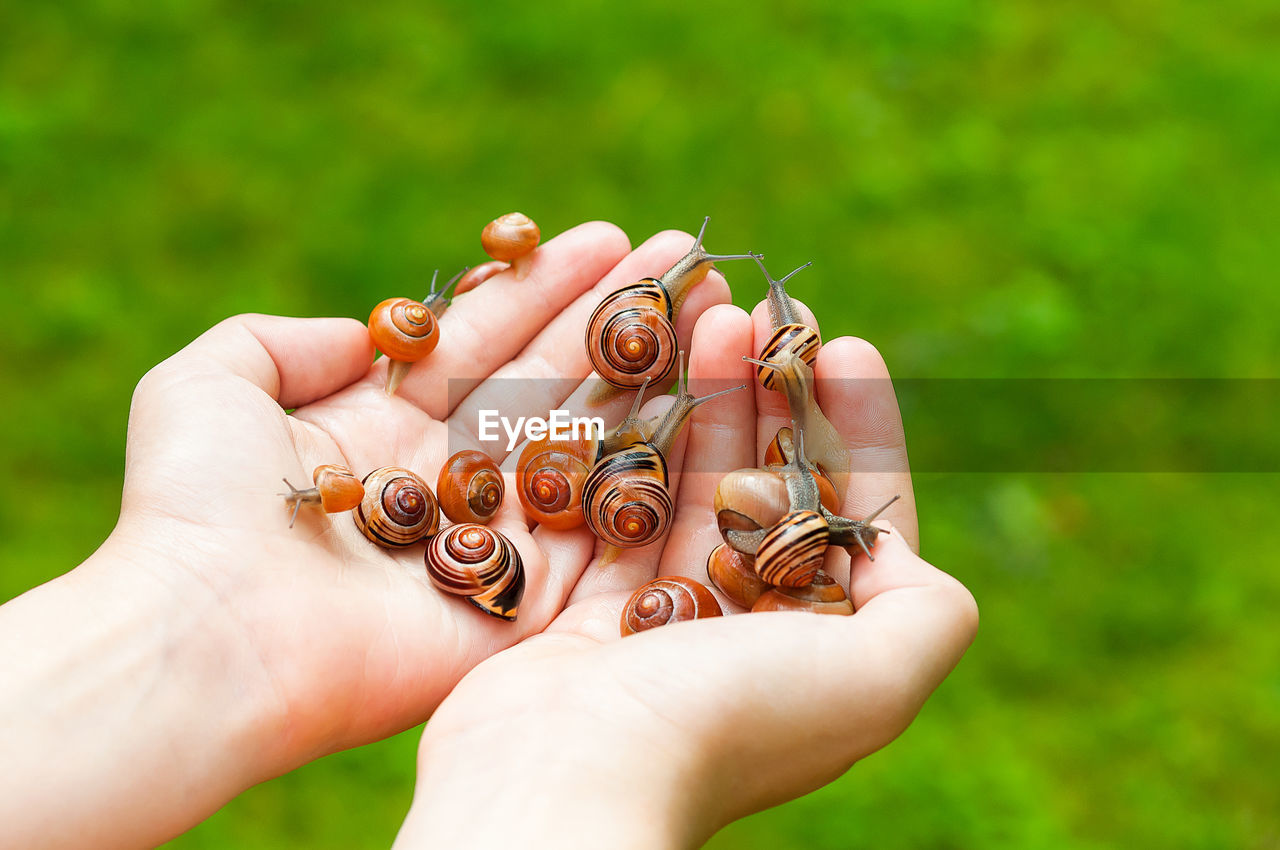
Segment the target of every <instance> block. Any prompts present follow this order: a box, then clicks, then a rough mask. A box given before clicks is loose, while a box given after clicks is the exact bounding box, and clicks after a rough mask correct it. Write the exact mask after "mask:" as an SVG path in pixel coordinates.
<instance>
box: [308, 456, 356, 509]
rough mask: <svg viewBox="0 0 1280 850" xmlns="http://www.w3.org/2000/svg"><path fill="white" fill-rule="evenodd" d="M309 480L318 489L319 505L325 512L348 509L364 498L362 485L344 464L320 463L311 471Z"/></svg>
mask: <svg viewBox="0 0 1280 850" xmlns="http://www.w3.org/2000/svg"><path fill="white" fill-rule="evenodd" d="M311 480H312V481H314V482H315V483H316V489H317V490H319V491H320V506H321V507H323V508H324V510H325V513H330V514H332V513H337V512H338V511H349V510H351V509H352V508H354V507H355V506H356V505H358V504H360V501H361V500H362V499H363V498H364V485H363V484H361V483H360V479H359V478H356V477H355V476H354V475H352V474H351V470H350V469H347V468H346V467H345V466H338V465H337V464H332V463H325V464H321V465H320V466H317V467H316V468H315V471H314V472H312V473H311Z"/></svg>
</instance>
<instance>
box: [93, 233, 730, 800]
mask: <svg viewBox="0 0 1280 850" xmlns="http://www.w3.org/2000/svg"><path fill="white" fill-rule="evenodd" d="M691 242H692V237H691V236H689V235H688V234H684V233H678V232H667V233H662V234H659V235H657V236H655V237H653V238H651V239H649V240H648V241H647V242H645V243H644V244H643V245H641V246H640V247H638V248H637V249H635V250H634V251H630V250H629V245H628V242H627V239H626V237H625V236H624V235H623V233H622V232H621V231H620V230H618V229H617V228H616V227H614V226H612V225H609V224H604V223H589V224H584V225H581V226H578V227H575V228H573V229H571V230H569V231H567V232H565V233H563V234H561V235H559V236H557V237H556V238H554V239H551V240H549V241H548V242H546V243H545V244H543V245H542V246H541V247H539V248H538V250H537V252H536V253H535V254H534V255H533V257H534V260H533V262H532V264H531V265H530V267H529V270H528V275H527V277H525V278H523V279H521V280H516V279H515V276H514V275H513V274H511V273H509V272H507V273H502V274H499V275H497V276H496V277H493V278H491V279H489V280H488V281H486V282H485V283H484V284H483V285H482V286H480V287H479V288H478V289H476V290H474V291H472V292H468V293H465V294H463V295H460V296H458V297H457V298H456V299H455V301H454V303H453V304H452V306H451V307H450V308H449V310H448V311H447V313H446V314H445V315H444V316H443V317H442V319H441V323H440V324H441V342H440V344H439V346H438V347H437V349H436V350H435V351H434V352H433V353H432V354H431V355H430V356H429V357H428V358H427V359H426V360H423V361H421V362H419V363H418V364H416V365H415V366H414V367H413V369H412V370H411V372H410V373H409V376H408V377H407V378H406V379H405V381H404V383H403V384H402V385H401V386H400V388H399V391H398V393H397V395H395V396H394V397H389V396H388V395H387V394H386V393H385V392H384V388H383V385H384V381H385V373H386V361H385V359H379V360H378V361H376V362H374V359H373V358H374V351H373V348H372V347H371V344H370V341H369V336H368V332H367V330H366V329H365V327H364V326H363V325H362V324H361V323H360V322H358V321H355V320H351V319H286V318H277V317H268V316H241V317H237V318H234V319H230V320H228V321H226V322H223V323H222V324H220V325H218V326H217V327H215V328H213V329H212V330H210V331H209V332H208V333H206V334H204V335H203V336H201V337H200V338H199V339H197V340H196V341H195V342H193V343H192V344H191V345H190V346H188V347H187V348H185V349H183V350H182V351H180V352H179V353H177V354H176V355H174V356H173V357H171V358H170V359H169V360H167V361H165V362H164V363H162V364H160V365H159V366H157V367H156V368H155V369H153V370H152V371H151V372H150V373H148V375H147V376H146V377H145V378H144V379H143V381H142V382H141V383H140V385H139V387H138V389H137V392H136V393H135V397H134V403H133V407H132V410H131V413H130V425H129V439H128V452H127V470H126V477H125V488H124V499H123V506H122V512H121V518H120V522H119V524H118V526H117V528H116V530H115V532H113V534H112V536H111V538H110V540H109V541H108V543H107V544H106V545H105V546H104V549H103V553H104V554H108V555H115V556H117V557H115V558H112V559H109V560H110V563H111V564H112V565H113V566H112V567H111V569H113V570H116V571H118V574H119V575H121V576H123V577H124V580H125V581H136V580H137V579H138V577H139V576H144V577H146V579H147V580H148V581H151V582H154V583H155V584H156V585H158V586H161V587H164V588H167V589H170V590H172V592H173V593H172V596H173V598H174V599H175V600H179V603H178V604H181V605H182V606H183V607H184V609H185V611H186V612H187V613H188V614H189V616H190V618H192V619H193V621H197V622H199V623H200V626H199V629H200V631H201V633H202V634H203V635H204V639H205V640H208V641H209V642H211V643H214V644H217V645H218V646H219V651H218V652H219V658H220V659H225V660H221V661H220V662H219V666H220V667H222V668H223V671H224V673H225V674H227V675H230V676H234V677H235V679H236V681H237V682H238V683H239V686H240V688H241V690H242V691H243V692H244V693H245V694H247V695H248V697H249V698H251V699H257V700H259V701H261V702H262V703H263V705H264V712H265V716H267V717H269V718H270V730H269V732H270V734H268V735H265V736H264V737H263V741H262V747H261V749H260V750H259V751H258V757H259V758H260V759H261V762H262V764H261V766H260V768H261V772H260V774H259V778H265V776H269V775H273V774H275V773H278V772H281V771H283V770H286V769H289V768H290V767H293V766H295V765H296V764H298V763H300V762H302V761H305V760H307V759H309V758H312V757H314V756H316V755H319V754H322V753H324V752H329V751H332V750H335V749H339V748H342V747H348V746H353V745H356V744H360V743H363V742H367V741H371V740H375V739H377V738H380V737H384V736H386V735H389V734H392V733H394V732H397V731H400V730H402V729H405V728H407V727H409V726H411V725H413V724H415V723H418V722H421V721H422V720H423V719H425V718H426V717H427V716H428V715H429V714H430V713H431V711H432V710H433V709H434V708H435V707H436V705H437V704H438V703H439V702H440V700H441V699H443V698H444V696H445V695H446V694H447V693H448V692H449V690H450V689H451V688H452V687H453V686H454V685H455V684H456V683H457V681H458V680H459V679H460V678H461V677H462V676H463V675H464V674H465V673H466V672H467V671H469V670H470V669H471V668H472V667H473V666H474V665H476V664H477V663H479V662H480V661H482V660H483V659H485V658H487V657H489V656H490V655H492V654H493V653H495V652H497V651H499V650H501V649H504V648H506V647H509V646H512V645H514V644H516V643H517V642H518V641H520V640H521V639H522V638H524V637H526V636H528V635H531V634H535V633H538V632H540V631H542V630H543V629H544V628H545V627H546V626H547V625H548V624H549V623H550V622H551V621H552V620H553V619H554V618H555V617H556V616H557V615H558V614H559V613H560V612H561V610H562V608H563V607H564V604H565V602H566V599H567V598H568V597H569V595H570V593H571V592H572V591H573V589H574V588H575V586H577V585H578V584H579V579H580V578H581V574H582V572H583V570H584V569H586V567H587V561H588V557H589V555H590V552H589V551H588V552H586V553H585V554H582V553H581V552H579V549H580V546H578V548H575V545H566V544H563V543H562V541H561V540H558V539H556V540H548V539H545V538H542V537H540V536H539V535H538V534H537V533H534V534H531V533H530V530H529V526H528V525H527V524H526V522H525V520H524V517H523V513H522V512H521V510H520V507H519V503H518V501H517V499H516V498H515V495H514V489H513V487H512V481H511V478H510V476H508V488H507V493H508V497H507V499H506V502H505V504H504V507H503V509H502V511H501V512H500V514H499V516H498V517H497V518H496V519H495V520H494V522H493V525H494V527H496V528H497V529H499V530H500V531H502V532H504V533H505V534H506V535H508V536H509V537H510V538H511V539H512V540H513V542H514V543H515V545H516V547H517V548H518V550H519V551H520V553H521V555H522V557H523V562H524V568H525V573H526V590H525V594H524V599H523V602H522V603H521V605H520V609H519V617H518V619H517V620H516V622H514V623H508V622H505V621H502V620H498V619H495V618H493V617H489V616H487V615H485V614H484V613H482V612H480V611H479V610H477V609H476V608H474V607H472V606H470V605H468V604H466V603H465V602H464V601H463V600H461V599H459V598H457V597H451V596H447V595H445V594H443V593H441V592H439V591H437V590H436V589H434V588H433V587H432V586H431V585H430V584H429V582H428V579H427V576H426V572H425V569H424V564H423V551H424V546H423V545H416V546H412V547H410V548H408V549H404V550H398V551H391V550H387V549H382V548H379V547H377V546H375V545H373V544H372V543H371V542H370V541H368V540H367V539H365V538H364V537H363V536H362V535H361V533H360V532H359V530H358V529H357V528H356V527H355V524H354V523H353V521H352V519H351V517H350V516H348V515H346V514H333V515H326V514H324V513H322V512H320V511H319V510H318V509H309V508H304V509H303V510H302V511H301V513H300V514H299V515H298V517H297V521H296V524H295V525H294V527H292V528H290V527H289V520H290V516H291V510H290V508H289V506H288V505H287V504H286V503H285V500H284V499H282V498H281V496H280V495H279V494H280V493H281V492H282V491H283V490H284V489H285V487H284V484H283V483H282V481H281V479H282V478H287V479H288V480H289V481H290V482H292V483H293V484H294V485H297V486H299V487H305V486H310V483H311V482H310V474H311V470H312V469H313V468H314V467H315V466H317V465H319V464H322V463H341V464H345V465H347V466H349V467H350V468H351V469H352V470H353V471H354V472H355V474H356V475H357V476H363V475H364V474H366V473H367V472H369V471H370V470H372V469H374V468H377V467H381V466H402V467H407V468H409V469H411V470H413V471H414V472H416V473H418V474H419V475H420V476H422V477H423V478H424V479H426V480H427V481H428V482H429V483H430V484H432V486H433V487H434V485H435V480H436V475H437V473H438V471H439V469H440V467H441V465H442V463H443V462H444V460H445V459H446V457H447V456H448V455H449V454H450V453H451V452H452V451H454V450H456V449H458V448H461V447H464V446H466V447H472V446H475V445H477V444H476V442H475V440H474V437H475V432H476V430H477V425H478V422H477V417H476V411H478V410H479V409H481V408H486V407H487V408H493V409H497V410H499V411H500V412H501V413H502V415H504V416H506V417H509V418H510V419H512V420H515V419H516V417H519V416H531V415H532V416H546V415H547V412H548V410H549V409H551V408H554V407H557V406H559V405H561V404H562V403H564V402H566V399H567V398H568V397H569V396H570V395H572V394H574V393H575V392H576V393H577V394H578V395H577V397H580V396H581V395H582V392H583V391H582V390H581V389H580V387H579V385H580V384H582V382H583V381H584V380H585V379H586V378H587V376H588V374H589V373H590V365H589V361H588V359H587V356H586V352H585V349H584V346H583V340H582V335H583V328H584V327H585V324H586V320H587V317H588V316H589V314H590V312H591V310H592V309H593V308H594V307H595V305H596V304H597V303H598V302H599V300H600V299H601V297H603V295H604V294H605V293H607V292H609V291H611V290H612V289H614V288H616V287H618V286H621V285H624V284H627V283H630V282H633V281H634V280H638V279H640V278H642V277H645V276H651V275H655V274H658V273H660V272H661V271H662V270H663V269H665V268H667V267H668V266H669V265H671V264H672V263H673V262H674V261H675V260H676V259H677V258H679V257H680V256H681V255H682V254H683V253H684V252H685V251H686V250H687V249H688V247H689V245H690V244H691ZM388 294H394V293H388ZM404 294H408V295H411V296H416V297H421V296H422V295H423V294H424V293H404ZM727 299H728V291H727V287H726V285H725V282H724V280H723V279H722V278H720V277H719V275H718V274H715V273H713V274H712V275H711V276H710V277H709V279H708V280H707V281H705V282H704V283H702V284H701V285H699V286H698V287H697V288H696V289H695V290H694V291H693V294H692V295H691V297H690V298H689V300H688V303H687V304H686V305H685V308H684V310H683V312H682V314H681V316H680V318H679V320H678V322H677V329H678V332H679V333H680V335H681V339H682V340H684V341H685V343H686V344H687V342H688V340H689V337H690V335H691V333H692V328H693V323H694V320H695V319H696V318H697V316H698V315H700V314H701V313H702V312H703V311H704V310H705V309H706V308H707V307H708V306H710V305H712V304H715V303H719V302H723V301H726V300H727ZM371 363H372V366H371V365H370V364H371ZM627 403H629V400H628V399H618V400H616V401H615V402H613V403H612V404H611V405H609V406H607V407H606V408H605V409H604V412H605V414H606V415H611V416H615V417H616V416H617V415H618V413H617V411H618V409H619V408H620V407H621V406H625V405H626V404H627ZM288 409H293V410H292V413H288V412H287V410H288ZM483 447H484V449H485V450H486V451H488V452H489V453H490V454H491V455H492V456H493V457H494V458H495V459H496V460H498V461H500V462H501V461H502V460H503V459H504V457H505V454H506V452H505V449H506V441H505V439H504V440H503V441H502V442H500V443H485V444H483ZM583 534H585V532H584V533H583ZM583 534H580V535H579V536H578V538H577V540H578V542H579V543H580V542H581V541H582V540H583V539H584V536H583ZM570 538H572V535H570ZM578 555H581V557H578ZM100 560H101V559H100ZM121 563H123V564H127V567H125V568H123V569H122V568H121V567H120V566H119V565H120V564H121ZM92 567H93V565H89V567H87V568H92Z"/></svg>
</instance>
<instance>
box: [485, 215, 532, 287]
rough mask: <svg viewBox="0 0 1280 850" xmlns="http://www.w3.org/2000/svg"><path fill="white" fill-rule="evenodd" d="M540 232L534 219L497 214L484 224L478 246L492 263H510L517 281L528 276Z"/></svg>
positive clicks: (525, 216)
mask: <svg viewBox="0 0 1280 850" xmlns="http://www.w3.org/2000/svg"><path fill="white" fill-rule="evenodd" d="M541 236H542V232H541V231H540V230H538V225H536V224H534V222H533V219H531V218H529V216H527V215H525V214H524V213H518V212H513V213H507V214H506V215H500V216H498V217H497V218H495V219H494V220H493V221H491V222H489V223H488V224H487V225H485V228H484V231H483V232H482V233H481V234H480V246H481V247H482V248H484V252H485V253H486V254H488V255H489V256H490V257H493V258H494V259H495V260H500V261H501V262H504V263H510V264H511V268H513V269H514V270H515V273H516V280H523V279H524V276H525V275H527V274H528V273H529V263H530V262H531V261H532V259H533V249H534V248H536V247H538V239H539V238H540V237H541Z"/></svg>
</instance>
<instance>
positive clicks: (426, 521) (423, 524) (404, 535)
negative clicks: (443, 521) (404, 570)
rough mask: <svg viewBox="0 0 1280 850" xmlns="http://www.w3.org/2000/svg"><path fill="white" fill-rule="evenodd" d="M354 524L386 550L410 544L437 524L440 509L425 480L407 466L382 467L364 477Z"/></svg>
mask: <svg viewBox="0 0 1280 850" xmlns="http://www.w3.org/2000/svg"><path fill="white" fill-rule="evenodd" d="M352 516H354V517H355V521H356V527H357V528H359V529H360V531H361V532H362V533H363V534H364V536H365V537H367V538H369V539H370V540H372V541H373V542H374V543H377V544H378V545H379V546H386V547H387V548H389V549H403V548H404V547H406V546H412V545H413V544H415V543H417V542H418V541H419V540H421V539H422V538H424V537H427V536H429V535H432V534H435V533H436V530H437V529H438V528H439V527H440V509H439V507H438V505H437V504H436V497H435V496H434V495H432V493H431V488H430V487H428V486H427V482H425V481H423V480H422V479H421V478H419V477H418V476H417V475H415V474H413V473H412V472H410V471H409V470H407V469H402V468H400V467H398V466H384V467H382V468H381V469H375V470H374V471H373V472H370V473H369V474H368V475H366V476H365V477H364V499H362V500H361V502H360V504H359V505H358V506H357V507H356V510H355V513H354V514H352Z"/></svg>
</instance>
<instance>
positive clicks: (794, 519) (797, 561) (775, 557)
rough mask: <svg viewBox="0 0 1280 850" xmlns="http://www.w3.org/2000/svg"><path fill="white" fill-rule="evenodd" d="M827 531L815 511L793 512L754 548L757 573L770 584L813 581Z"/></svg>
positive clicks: (792, 584)
mask: <svg viewBox="0 0 1280 850" xmlns="http://www.w3.org/2000/svg"><path fill="white" fill-rule="evenodd" d="M829 537H830V532H829V531H828V528H827V521H826V520H825V519H824V518H823V517H822V514H820V513H818V512H816V511H792V512H790V513H788V514H787V515H786V516H784V517H783V518H782V519H781V520H779V521H778V523H777V525H775V526H773V528H771V529H769V531H768V533H767V534H765V536H764V539H763V540H762V541H761V542H760V548H759V549H758V550H757V551H756V573H757V574H758V575H759V576H760V578H762V579H764V580H765V581H767V582H768V583H769V584H772V585H783V586H785V587H804V586H805V585H807V584H811V583H812V582H813V577H814V576H815V575H817V573H818V570H819V569H820V568H821V567H822V560H823V558H824V557H825V556H826V554H827V542H828V539H829Z"/></svg>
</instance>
